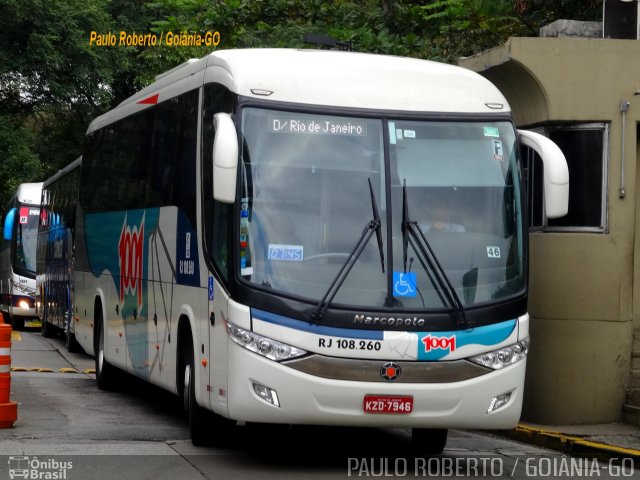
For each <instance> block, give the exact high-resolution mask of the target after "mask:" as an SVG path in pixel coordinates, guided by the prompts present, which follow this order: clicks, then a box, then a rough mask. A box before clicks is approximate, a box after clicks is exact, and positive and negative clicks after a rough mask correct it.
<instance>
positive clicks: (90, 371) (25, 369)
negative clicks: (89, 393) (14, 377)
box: [11, 367, 96, 375]
mask: <svg viewBox="0 0 640 480" xmlns="http://www.w3.org/2000/svg"><path fill="white" fill-rule="evenodd" d="M11 371H12V372H38V373H84V374H85V375H91V374H94V373H96V371H95V369H93V368H87V369H85V370H78V369H75V368H69V367H62V368H59V369H58V371H57V372H56V371H55V370H52V369H51V368H44V367H11Z"/></svg>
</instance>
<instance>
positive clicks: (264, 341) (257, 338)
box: [224, 320, 307, 362]
mask: <svg viewBox="0 0 640 480" xmlns="http://www.w3.org/2000/svg"><path fill="white" fill-rule="evenodd" d="M224 324H225V326H226V328H227V334H228V335H229V338H231V340H233V341H234V342H235V343H237V344H238V345H240V346H241V347H243V348H246V349H247V350H250V351H252V352H254V353H257V354H258V355H262V356H263V357H266V358H268V359H270V360H275V361H276V362H281V361H282V360H289V359H292V358H296V357H301V356H302V355H306V354H307V352H306V350H302V349H300V348H296V347H292V346H291V345H287V344H286V343H282V342H279V341H277V340H273V339H272V338H268V337H264V336H262V335H258V334H257V333H253V332H250V331H249V330H245V329H244V328H240V327H238V326H237V325H234V324H233V323H231V322H229V321H227V320H225V321H224Z"/></svg>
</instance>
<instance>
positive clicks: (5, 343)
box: [0, 313, 18, 428]
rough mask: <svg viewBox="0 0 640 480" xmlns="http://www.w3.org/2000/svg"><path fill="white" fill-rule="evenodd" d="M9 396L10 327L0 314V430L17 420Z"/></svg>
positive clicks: (15, 409) (15, 407) (16, 411)
mask: <svg viewBox="0 0 640 480" xmlns="http://www.w3.org/2000/svg"><path fill="white" fill-rule="evenodd" d="M10 394H11V325H8V324H6V323H4V320H3V317H2V313H0V428H11V427H13V424H14V423H15V421H16V419H17V418H18V403H17V402H12V401H11V400H10V399H9V396H10Z"/></svg>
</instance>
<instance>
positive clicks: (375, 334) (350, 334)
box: [251, 308, 384, 340]
mask: <svg viewBox="0 0 640 480" xmlns="http://www.w3.org/2000/svg"><path fill="white" fill-rule="evenodd" d="M251 315H252V316H253V318H256V319H257V320H262V321H265V322H268V323H273V324H275V325H282V326H283V327H288V328H293V329H295V330H302V331H304V332H309V333H315V334H316V335H328V336H331V337H344V338H358V339H360V338H361V339H366V340H384V331H382V330H357V329H354V328H337V327H326V326H323V325H316V324H313V323H308V322H303V321H302V320H294V319H293V318H289V317H283V316H282V315H276V314H275V313H269V312H265V311H264V310H258V309H256V308H252V309H251Z"/></svg>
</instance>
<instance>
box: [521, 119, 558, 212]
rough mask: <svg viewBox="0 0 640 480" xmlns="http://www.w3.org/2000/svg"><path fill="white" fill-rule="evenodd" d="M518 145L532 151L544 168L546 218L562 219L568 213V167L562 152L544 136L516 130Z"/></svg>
mask: <svg viewBox="0 0 640 480" xmlns="http://www.w3.org/2000/svg"><path fill="white" fill-rule="evenodd" d="M518 134H519V136H520V143H522V145H524V146H525V147H529V148H531V149H533V150H534V151H535V152H536V153H537V154H538V155H540V158H541V159H542V165H543V167H544V173H543V177H544V178H543V184H544V185H543V186H544V208H545V213H546V215H547V218H558V217H563V216H564V215H566V214H567V212H568V211H569V167H567V159H566V158H565V157H564V154H563V153H562V150H560V147H558V146H557V145H556V144H555V143H554V142H552V141H551V140H549V139H548V138H547V137H545V136H544V135H540V134H539V133H535V132H530V131H528V130H518Z"/></svg>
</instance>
